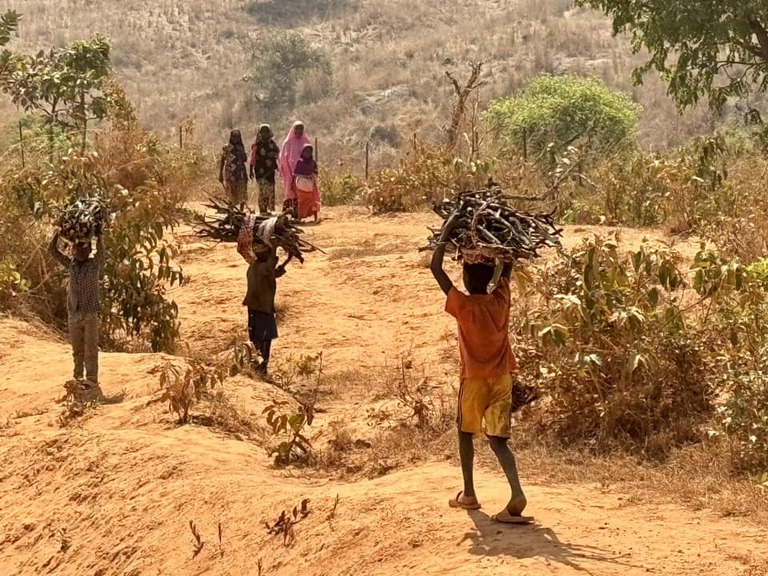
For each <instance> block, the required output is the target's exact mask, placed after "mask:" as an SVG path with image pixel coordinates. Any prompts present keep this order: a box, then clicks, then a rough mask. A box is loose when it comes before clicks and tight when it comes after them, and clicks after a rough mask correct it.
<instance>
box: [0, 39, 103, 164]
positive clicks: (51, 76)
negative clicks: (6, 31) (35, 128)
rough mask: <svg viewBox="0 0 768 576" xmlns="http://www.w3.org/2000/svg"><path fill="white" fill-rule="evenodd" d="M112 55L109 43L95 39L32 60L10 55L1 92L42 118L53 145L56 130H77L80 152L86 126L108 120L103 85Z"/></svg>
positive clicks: (42, 52)
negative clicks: (90, 122)
mask: <svg viewBox="0 0 768 576" xmlns="http://www.w3.org/2000/svg"><path fill="white" fill-rule="evenodd" d="M0 36H2V35H1V34H0ZM110 52H111V47H110V45H109V42H108V41H107V40H106V39H105V38H103V37H101V36H96V37H95V38H93V39H91V40H88V41H80V42H75V43H74V44H72V45H71V46H67V47H64V48H53V49H51V50H49V51H48V52H44V51H40V52H38V53H37V54H36V55H34V56H26V57H21V56H12V55H11V56H9V58H8V60H7V64H8V68H9V69H10V72H9V73H8V74H6V75H4V76H0V89H1V90H2V91H3V92H5V93H6V94H8V95H9V96H10V98H11V100H12V101H13V103H14V104H16V105H17V106H19V107H21V108H22V109H23V110H24V111H25V112H37V113H40V114H42V115H43V118H44V119H45V121H46V124H47V125H48V127H49V138H50V140H51V141H52V140H53V134H54V128H55V127H57V126H58V127H61V128H65V129H69V130H77V131H78V132H79V133H80V135H81V140H80V142H81V146H82V149H83V151H84V150H85V146H86V143H87V130H88V122H89V121H91V120H102V119H104V118H105V117H106V116H107V109H108V103H109V95H108V93H106V91H105V90H104V86H105V81H106V80H107V78H109V74H110Z"/></svg>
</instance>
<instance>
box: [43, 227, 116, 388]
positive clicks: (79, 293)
mask: <svg viewBox="0 0 768 576" xmlns="http://www.w3.org/2000/svg"><path fill="white" fill-rule="evenodd" d="M48 250H49V252H50V254H51V255H52V256H53V258H54V259H55V260H56V261H57V262H59V263H60V264H61V265H62V266H65V267H67V268H68V269H69V285H68V286H67V324H68V326H69V339H70V341H71V343H72V356H73V358H74V361H75V370H74V378H75V381H76V382H77V384H78V387H79V388H81V389H83V390H88V391H96V392H98V391H99V312H100V310H101V304H100V301H99V284H100V282H101V277H102V274H103V271H104V241H103V238H102V235H101V231H100V230H98V231H97V234H96V255H95V256H94V257H93V258H90V255H91V242H90V240H87V241H83V242H76V243H75V244H73V246H72V254H73V257H72V258H70V257H69V256H67V255H65V254H64V253H62V252H61V250H60V249H59V232H56V234H55V235H54V237H53V239H52V240H51V243H50V245H49V247H48ZM83 374H85V380H83Z"/></svg>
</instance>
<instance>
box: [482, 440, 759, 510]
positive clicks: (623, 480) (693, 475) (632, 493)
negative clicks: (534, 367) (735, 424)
mask: <svg viewBox="0 0 768 576" xmlns="http://www.w3.org/2000/svg"><path fill="white" fill-rule="evenodd" d="M521 435H522V436H525V435H526V433H525V431H524V430H520V429H516V430H515V431H513V444H515V440H514V438H515V436H518V437H519V436H521ZM523 443H524V444H525V445H524V447H523V448H521V449H518V450H516V455H517V458H518V461H519V466H520V473H521V476H522V478H523V481H524V482H526V481H527V482H529V483H530V482H533V483H546V484H548V485H551V484H555V485H556V484H598V485H600V486H601V487H603V488H605V489H608V488H610V489H612V490H614V491H616V492H618V493H625V494H627V496H626V497H625V502H626V504H627V505H628V506H632V505H639V504H645V503H647V502H651V501H653V502H657V503H658V502H662V503H676V504H683V505H685V506H688V507H690V508H693V509H695V510H702V509H706V510H712V511H713V512H714V513H716V514H718V515H720V516H722V517H740V518H745V519H748V520H750V521H752V522H755V523H757V524H760V525H768V497H766V491H765V489H764V488H762V487H760V486H759V485H758V484H757V483H755V482H754V480H753V479H751V478H747V477H743V476H734V474H733V472H732V470H733V468H732V466H731V465H730V461H729V453H728V449H727V447H726V446H724V445H723V444H722V443H720V442H717V443H714V442H713V443H710V444H705V445H699V446H694V447H690V448H686V449H681V450H678V451H677V452H675V453H674V454H673V455H672V456H671V457H670V458H669V459H668V460H667V461H666V462H665V463H664V464H661V465H652V464H648V463H643V462H639V461H638V460H636V459H633V458H630V457H627V456H621V455H617V454H614V455H610V456H601V457H598V456H594V455H592V454H590V453H589V451H588V450H578V449H567V450H562V449H559V448H553V447H552V446H545V445H542V444H540V443H537V442H536V441H535V440H530V441H529V442H525V441H524V442H523ZM477 459H478V462H479V463H480V465H481V466H486V467H491V468H492V467H494V466H497V464H496V461H495V459H494V455H493V453H492V452H491V451H490V450H487V449H484V448H483V449H480V450H478V451H477Z"/></svg>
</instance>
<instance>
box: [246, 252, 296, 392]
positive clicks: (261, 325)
mask: <svg viewBox="0 0 768 576" xmlns="http://www.w3.org/2000/svg"><path fill="white" fill-rule="evenodd" d="M291 258H293V256H291V255H288V258H287V259H286V260H285V262H283V263H282V264H281V265H280V266H278V265H277V248H273V247H269V248H266V247H265V249H264V250H261V251H259V252H256V253H255V257H254V259H253V261H252V262H251V263H250V265H249V266H248V272H247V273H246V277H247V279H248V292H247V293H246V295H245V299H244V300H243V306H247V307H248V337H249V338H250V340H251V342H252V343H253V345H254V346H255V347H256V349H257V350H258V351H259V354H260V355H261V364H259V365H258V367H257V368H256V371H257V373H258V374H259V375H261V376H262V377H266V376H267V368H268V367H269V357H270V354H271V351H272V340H274V339H275V338H277V322H276V321H275V293H276V292H277V282H276V279H277V278H280V277H281V276H282V275H283V274H285V267H286V266H287V265H288V262H290V261H291Z"/></svg>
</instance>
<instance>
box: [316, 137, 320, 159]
mask: <svg viewBox="0 0 768 576" xmlns="http://www.w3.org/2000/svg"><path fill="white" fill-rule="evenodd" d="M319 157H320V156H319V154H318V153H317V138H315V161H317V160H318V158H319Z"/></svg>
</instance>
